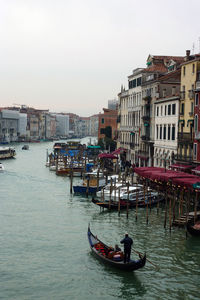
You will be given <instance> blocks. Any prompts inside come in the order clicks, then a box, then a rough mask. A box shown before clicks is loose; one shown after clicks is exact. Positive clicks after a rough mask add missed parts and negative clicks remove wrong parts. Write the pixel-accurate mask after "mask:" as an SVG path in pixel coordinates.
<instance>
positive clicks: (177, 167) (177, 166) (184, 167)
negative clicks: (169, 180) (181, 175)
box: [169, 164, 193, 171]
mask: <svg viewBox="0 0 200 300" xmlns="http://www.w3.org/2000/svg"><path fill="white" fill-rule="evenodd" d="M169 168H170V169H173V170H181V171H183V170H188V169H192V168H193V166H192V165H183V164H174V165H171V166H169Z"/></svg>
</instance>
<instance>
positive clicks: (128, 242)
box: [120, 236, 133, 250]
mask: <svg viewBox="0 0 200 300" xmlns="http://www.w3.org/2000/svg"><path fill="white" fill-rule="evenodd" d="M120 243H121V244H124V250H130V249H131V246H132V244H133V240H132V238H130V237H129V236H127V237H125V238H124V239H123V240H121V242H120Z"/></svg>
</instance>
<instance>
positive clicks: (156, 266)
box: [132, 249, 159, 269]
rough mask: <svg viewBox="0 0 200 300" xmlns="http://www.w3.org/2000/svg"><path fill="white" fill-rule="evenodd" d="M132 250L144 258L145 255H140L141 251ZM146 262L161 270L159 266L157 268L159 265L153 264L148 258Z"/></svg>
mask: <svg viewBox="0 0 200 300" xmlns="http://www.w3.org/2000/svg"><path fill="white" fill-rule="evenodd" d="M132 250H133V251H134V252H135V253H137V254H139V255H141V256H143V254H142V253H140V252H139V251H136V250H135V249H132ZM146 260H147V261H148V262H149V263H150V264H152V265H153V266H154V267H155V268H157V269H159V266H157V265H155V264H154V263H152V261H150V260H149V259H148V258H146Z"/></svg>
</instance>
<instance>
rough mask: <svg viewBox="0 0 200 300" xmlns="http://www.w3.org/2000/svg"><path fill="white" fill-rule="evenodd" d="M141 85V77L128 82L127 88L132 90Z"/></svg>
mask: <svg viewBox="0 0 200 300" xmlns="http://www.w3.org/2000/svg"><path fill="white" fill-rule="evenodd" d="M141 84H142V77H138V78H137V79H133V80H131V81H129V83H128V86H129V89H133V88H135V87H136V86H141Z"/></svg>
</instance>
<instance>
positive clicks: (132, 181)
mask: <svg viewBox="0 0 200 300" xmlns="http://www.w3.org/2000/svg"><path fill="white" fill-rule="evenodd" d="M133 177H134V175H133V172H132V173H131V185H133Z"/></svg>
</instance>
